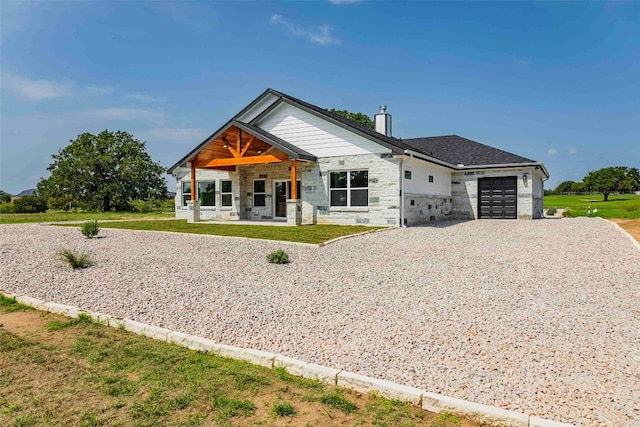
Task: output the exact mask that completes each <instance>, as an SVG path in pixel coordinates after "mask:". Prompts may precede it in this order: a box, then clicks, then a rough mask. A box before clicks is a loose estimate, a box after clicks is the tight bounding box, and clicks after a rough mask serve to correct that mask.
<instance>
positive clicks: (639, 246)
mask: <svg viewBox="0 0 640 427" xmlns="http://www.w3.org/2000/svg"><path fill="white" fill-rule="evenodd" d="M598 218H600V217H598ZM600 219H601V220H603V221H607V222H608V223H609V224H613V225H614V226H615V227H616V228H617V229H618V230H620V231H621V232H622V234H624V235H625V236H627V237H628V238H629V239H631V242H632V243H633V245H634V246H635V247H636V249H637V250H639V251H640V242H638V241H637V240H636V239H635V238H634V237H633V236H632V235H631V234H629V233H628V232H627V230H625V229H624V228H622V227H620V225H618V224H616V223H615V222H613V221H610V220H608V219H604V218H600Z"/></svg>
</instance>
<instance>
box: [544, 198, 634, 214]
mask: <svg viewBox="0 0 640 427" xmlns="http://www.w3.org/2000/svg"><path fill="white" fill-rule="evenodd" d="M551 207H554V208H557V209H564V208H571V209H572V210H573V211H574V212H575V213H576V214H577V216H587V209H589V207H590V208H591V212H593V210H594V209H598V214H597V216H599V217H602V218H606V219H610V218H623V219H624V218H626V219H638V218H640V196H639V195H636V194H621V195H610V196H609V200H608V201H606V202H605V201H604V197H603V196H602V194H583V195H578V196H545V197H544V208H545V209H548V208H551Z"/></svg>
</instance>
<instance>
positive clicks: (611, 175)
mask: <svg viewBox="0 0 640 427" xmlns="http://www.w3.org/2000/svg"><path fill="white" fill-rule="evenodd" d="M583 181H584V186H585V187H586V188H588V189H589V190H590V191H597V192H599V193H602V194H603V195H604V200H605V202H606V201H607V200H609V194H611V193H613V192H632V191H637V190H639V189H640V171H638V168H628V167H625V166H611V167H608V168H602V169H598V170H597V171H591V172H589V173H588V174H587V176H585V177H584V179H583Z"/></svg>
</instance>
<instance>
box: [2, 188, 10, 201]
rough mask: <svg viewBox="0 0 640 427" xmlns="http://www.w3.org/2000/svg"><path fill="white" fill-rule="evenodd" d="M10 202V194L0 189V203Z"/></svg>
mask: <svg viewBox="0 0 640 427" xmlns="http://www.w3.org/2000/svg"><path fill="white" fill-rule="evenodd" d="M9 202H11V194H9V193H7V192H5V191H2V190H0V203H9Z"/></svg>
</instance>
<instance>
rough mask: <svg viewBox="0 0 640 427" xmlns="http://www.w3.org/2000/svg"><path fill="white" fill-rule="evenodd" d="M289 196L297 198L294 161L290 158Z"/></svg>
mask: <svg viewBox="0 0 640 427" xmlns="http://www.w3.org/2000/svg"><path fill="white" fill-rule="evenodd" d="M291 198H292V199H294V200H295V199H297V198H298V180H297V179H296V161H295V160H291Z"/></svg>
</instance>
